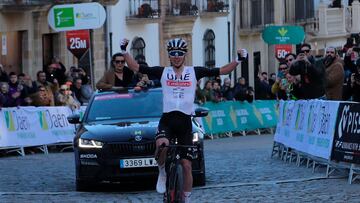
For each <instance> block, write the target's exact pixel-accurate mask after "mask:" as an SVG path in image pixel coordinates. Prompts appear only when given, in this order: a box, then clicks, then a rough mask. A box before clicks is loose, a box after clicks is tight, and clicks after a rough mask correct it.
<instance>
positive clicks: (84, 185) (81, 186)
mask: <svg viewBox="0 0 360 203" xmlns="http://www.w3.org/2000/svg"><path fill="white" fill-rule="evenodd" d="M75 184H76V191H93V190H95V189H96V183H95V182H93V181H84V180H76V183H75Z"/></svg>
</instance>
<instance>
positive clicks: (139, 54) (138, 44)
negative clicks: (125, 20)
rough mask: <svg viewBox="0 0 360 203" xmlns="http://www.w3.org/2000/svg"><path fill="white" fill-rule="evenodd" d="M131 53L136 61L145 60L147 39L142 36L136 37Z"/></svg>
mask: <svg viewBox="0 0 360 203" xmlns="http://www.w3.org/2000/svg"><path fill="white" fill-rule="evenodd" d="M131 53H132V55H133V56H134V58H135V60H136V61H143V62H145V41H144V40H143V38H141V37H136V38H135V39H134V40H133V42H132V44H131Z"/></svg>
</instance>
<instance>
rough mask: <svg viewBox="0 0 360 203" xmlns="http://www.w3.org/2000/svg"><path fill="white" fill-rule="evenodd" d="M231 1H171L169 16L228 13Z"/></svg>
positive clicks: (168, 10)
mask: <svg viewBox="0 0 360 203" xmlns="http://www.w3.org/2000/svg"><path fill="white" fill-rule="evenodd" d="M228 12H229V0H169V7H168V9H167V14H168V15H175V16H177V15H199V14H200V15H204V14H205V13H213V14H216V13H218V14H219V13H226V14H227V13H228Z"/></svg>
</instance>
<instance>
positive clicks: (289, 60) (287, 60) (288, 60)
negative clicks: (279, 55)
mask: <svg viewBox="0 0 360 203" xmlns="http://www.w3.org/2000/svg"><path fill="white" fill-rule="evenodd" d="M293 60H294V59H286V60H285V61H286V62H291V61H293Z"/></svg>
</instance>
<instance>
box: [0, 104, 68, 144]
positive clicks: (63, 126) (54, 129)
mask: <svg viewBox="0 0 360 203" xmlns="http://www.w3.org/2000/svg"><path fill="white" fill-rule="evenodd" d="M0 112H1V114H0V123H1V127H0V130H1V132H0V147H16V146H38V145H46V144H52V143H58V142H72V139H73V137H74V131H75V127H74V125H72V124H69V123H68V121H67V116H69V115H70V114H71V113H72V111H71V109H70V108H68V107H21V108H3V109H2V111H0Z"/></svg>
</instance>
